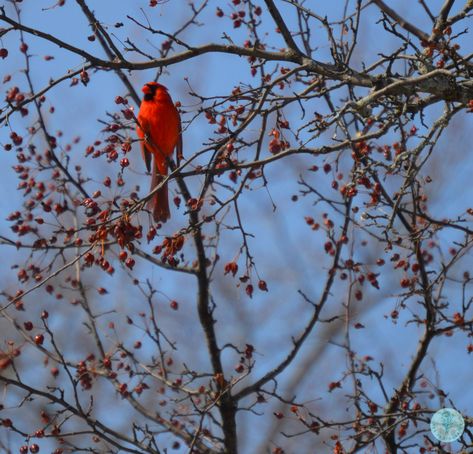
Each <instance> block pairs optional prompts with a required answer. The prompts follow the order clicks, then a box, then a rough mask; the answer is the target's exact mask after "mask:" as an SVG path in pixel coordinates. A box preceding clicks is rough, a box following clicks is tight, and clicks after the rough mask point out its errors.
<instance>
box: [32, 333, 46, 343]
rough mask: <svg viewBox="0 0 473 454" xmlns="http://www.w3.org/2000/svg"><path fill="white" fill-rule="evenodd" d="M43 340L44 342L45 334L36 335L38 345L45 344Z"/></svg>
mask: <svg viewBox="0 0 473 454" xmlns="http://www.w3.org/2000/svg"><path fill="white" fill-rule="evenodd" d="M43 342H44V336H43V335H42V334H37V335H36V336H35V337H34V343H35V344H36V345H43Z"/></svg>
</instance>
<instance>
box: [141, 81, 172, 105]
mask: <svg viewBox="0 0 473 454" xmlns="http://www.w3.org/2000/svg"><path fill="white" fill-rule="evenodd" d="M161 90H164V91H165V92H166V93H167V90H168V89H167V88H166V87H165V86H164V85H161V84H158V83H157V82H148V83H147V84H144V85H143V88H142V89H141V91H142V92H143V93H144V94H145V97H144V99H145V101H151V100H152V99H154V95H155V94H156V93H157V92H158V91H161Z"/></svg>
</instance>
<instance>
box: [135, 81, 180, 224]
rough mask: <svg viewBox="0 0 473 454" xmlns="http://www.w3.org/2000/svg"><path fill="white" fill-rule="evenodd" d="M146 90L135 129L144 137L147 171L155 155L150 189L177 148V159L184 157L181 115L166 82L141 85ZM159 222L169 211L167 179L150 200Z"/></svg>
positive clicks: (143, 150)
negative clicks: (163, 83) (165, 84)
mask: <svg viewBox="0 0 473 454" xmlns="http://www.w3.org/2000/svg"><path fill="white" fill-rule="evenodd" d="M142 91H143V93H144V94H145V96H144V98H143V101H142V102H141V106H140V111H139V113H138V123H139V124H138V125H137V127H136V133H137V134H138V137H139V138H140V139H141V153H142V155H143V159H144V161H145V163H146V168H147V170H148V172H149V171H150V167H151V156H154V162H153V170H152V179H151V190H153V189H154V188H155V187H156V186H157V185H158V184H159V183H160V182H161V181H162V178H163V177H162V175H167V173H168V164H167V159H168V158H170V157H171V156H172V153H173V151H174V149H175V148H176V151H177V159H178V161H179V159H180V158H181V157H182V135H181V117H180V115H179V112H178V111H177V109H176V106H175V105H174V103H173V102H172V99H171V96H169V93H168V90H167V88H166V87H165V86H164V85H161V84H158V83H156V82H149V83H147V84H145V85H144V86H143V88H142ZM148 208H149V209H150V210H151V211H152V213H153V218H154V220H155V221H156V222H166V221H167V220H168V219H169V218H170V217H171V214H170V212H169V201H168V185H167V183H166V184H165V185H164V186H163V187H162V188H161V189H160V190H159V191H158V192H157V193H156V194H155V195H154V196H153V198H152V199H151V200H150V201H149V202H148Z"/></svg>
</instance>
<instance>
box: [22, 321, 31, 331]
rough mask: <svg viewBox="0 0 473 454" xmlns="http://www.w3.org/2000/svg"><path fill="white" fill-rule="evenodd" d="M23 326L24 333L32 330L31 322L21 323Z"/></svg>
mask: <svg viewBox="0 0 473 454" xmlns="http://www.w3.org/2000/svg"><path fill="white" fill-rule="evenodd" d="M23 326H24V327H25V330H26V331H31V330H32V329H33V323H32V322H25V323H23Z"/></svg>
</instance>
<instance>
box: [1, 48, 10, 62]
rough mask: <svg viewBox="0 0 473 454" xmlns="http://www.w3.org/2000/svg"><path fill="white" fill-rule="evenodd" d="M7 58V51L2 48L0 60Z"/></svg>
mask: <svg viewBox="0 0 473 454" xmlns="http://www.w3.org/2000/svg"><path fill="white" fill-rule="evenodd" d="M7 57H8V50H7V49H5V48H4V47H2V48H1V49H0V58H2V59H3V58H7Z"/></svg>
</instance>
